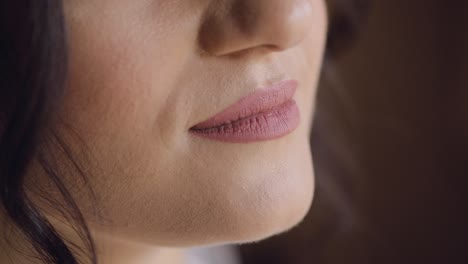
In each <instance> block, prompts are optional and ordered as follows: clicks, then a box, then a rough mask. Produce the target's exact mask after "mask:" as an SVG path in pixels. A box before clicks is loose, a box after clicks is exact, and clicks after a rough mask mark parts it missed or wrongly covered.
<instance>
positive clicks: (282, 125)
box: [189, 80, 300, 143]
mask: <svg viewBox="0 0 468 264" xmlns="http://www.w3.org/2000/svg"><path fill="white" fill-rule="evenodd" d="M297 86H298V83H297V81H295V80H287V81H282V82H278V83H276V84H274V85H272V86H269V87H264V88H260V89H257V90H256V91H255V92H253V93H251V94H250V95H248V96H246V97H244V98H242V99H240V100H239V101H237V102H236V103H234V104H233V105H231V106H229V107H228V108H226V109H225V110H223V111H221V112H220V113H218V114H216V115H214V116H213V117H211V118H209V119H208V120H206V121H203V122H201V123H199V124H197V125H195V126H193V127H192V128H190V130H189V131H190V133H192V134H194V135H196V136H199V137H203V138H207V139H211V140H217V141H224V142H232V143H251V142H257V141H265V140H272V139H276V138H279V137H282V136H285V135H287V134H289V133H290V132H292V131H293V130H295V129H296V128H297V127H298V125H299V122H300V113H299V108H298V107H297V104H296V102H295V101H294V99H293V96H294V93H295V91H296V88H297Z"/></svg>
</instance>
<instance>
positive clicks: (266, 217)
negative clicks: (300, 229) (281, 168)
mask: <svg viewBox="0 0 468 264" xmlns="http://www.w3.org/2000/svg"><path fill="white" fill-rule="evenodd" d="M312 174H313V173H312V168H311V167H309V168H307V169H305V170H302V171H301V170H300V169H297V170H295V171H293V172H290V173H288V174H277V175H273V176H271V178H270V179H269V180H268V181H266V182H265V183H264V184H263V185H260V186H256V189H253V191H252V192H250V193H244V195H243V196H242V197H238V199H237V203H233V202H231V203H228V208H227V209H226V208H224V209H225V211H224V212H223V213H222V214H221V216H222V217H224V219H222V221H220V222H221V223H222V224H221V225H219V226H218V228H219V229H218V230H216V231H215V230H213V231H215V233H218V234H220V236H219V237H218V239H219V241H218V242H219V243H218V244H220V243H221V244H222V243H235V244H243V243H249V242H256V241H259V240H263V239H266V238H268V237H271V236H274V235H277V234H280V233H283V232H285V231H288V230H290V229H291V228H293V227H294V226H296V225H297V224H299V223H300V222H301V221H302V220H303V219H304V217H305V216H306V214H307V212H308V211H309V209H310V206H311V203H312V200H313V194H314V177H313V175H312Z"/></svg>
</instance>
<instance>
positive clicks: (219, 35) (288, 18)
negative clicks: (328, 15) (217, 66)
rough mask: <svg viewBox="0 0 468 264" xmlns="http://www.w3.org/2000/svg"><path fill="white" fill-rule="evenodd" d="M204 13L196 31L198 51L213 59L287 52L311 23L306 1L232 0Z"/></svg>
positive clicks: (299, 39)
mask: <svg viewBox="0 0 468 264" xmlns="http://www.w3.org/2000/svg"><path fill="white" fill-rule="evenodd" d="M229 3H230V5H229V6H225V5H223V6H221V5H220V4H217V5H214V6H213V7H212V8H209V10H207V14H206V15H205V18H204V20H203V21H202V25H201V28H200V31H199V45H200V49H201V50H205V51H206V52H207V53H208V54H211V55H215V56H224V55H228V54H231V53H236V54H239V53H244V51H249V52H251V51H253V50H258V51H260V50H262V51H268V52H275V51H281V50H285V49H288V48H291V47H293V46H295V45H297V44H298V43H299V42H301V40H302V39H304V37H305V35H306V32H307V28H309V27H310V23H312V19H311V18H312V15H311V13H312V12H311V11H312V8H311V3H310V1H306V0H255V1H252V0H233V1H231V2H229Z"/></svg>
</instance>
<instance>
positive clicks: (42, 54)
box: [0, 0, 96, 263]
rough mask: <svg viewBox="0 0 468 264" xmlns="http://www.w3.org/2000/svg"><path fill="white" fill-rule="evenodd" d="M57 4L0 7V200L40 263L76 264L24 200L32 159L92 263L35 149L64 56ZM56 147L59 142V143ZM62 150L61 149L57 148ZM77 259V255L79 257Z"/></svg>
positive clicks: (53, 102) (58, 90)
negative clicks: (27, 173) (29, 243)
mask: <svg viewBox="0 0 468 264" xmlns="http://www.w3.org/2000/svg"><path fill="white" fill-rule="evenodd" d="M64 26H65V24H64V17H63V10H62V1H61V0H48V1H36V0H29V1H2V2H1V3H0V34H1V36H2V37H1V41H0V87H1V89H2V90H1V93H2V95H1V98H0V103H1V104H0V188H1V190H0V195H1V203H2V206H1V207H2V209H3V210H4V214H5V215H6V216H7V217H9V218H10V220H11V221H12V222H13V223H14V224H15V225H16V228H18V229H19V230H20V231H22V234H23V235H24V236H25V238H26V239H28V240H29V241H30V242H31V244H32V246H33V248H34V250H35V251H36V253H37V255H38V257H40V258H41V260H42V261H44V262H45V263H78V260H77V258H78V257H77V254H78V251H76V252H72V247H71V245H67V243H66V242H65V241H64V239H63V238H62V237H61V236H60V235H59V233H58V232H57V230H56V229H54V227H53V226H52V224H51V223H50V222H49V221H48V220H47V219H46V217H45V216H44V214H43V213H42V212H41V211H40V210H39V208H38V206H37V205H35V204H34V203H33V202H32V201H31V200H30V199H29V198H28V196H27V193H26V190H25V175H26V172H27V169H28V168H29V166H30V164H31V162H32V161H33V160H34V159H37V161H38V163H39V164H40V166H41V167H42V169H43V170H44V171H45V172H46V173H47V175H48V176H49V178H50V180H51V182H52V183H53V184H54V185H55V187H56V188H57V190H59V193H60V194H61V196H62V197H61V198H63V201H62V203H63V202H64V203H65V205H66V206H67V208H71V210H69V211H70V214H68V215H69V216H70V217H69V218H73V219H72V220H73V221H72V222H74V223H76V225H77V226H78V229H77V232H78V233H79V234H80V236H81V238H83V239H84V240H85V245H87V247H88V248H89V252H91V256H90V258H91V260H92V262H93V263H96V256H95V253H94V246H93V242H92V239H91V238H90V235H89V231H88V230H87V227H86V224H85V222H84V219H83V217H82V216H81V213H80V211H79V210H78V208H77V206H76V204H75V203H74V202H73V199H72V198H71V196H70V194H69V193H68V192H67V190H66V188H65V187H64V184H63V183H62V181H61V177H60V176H59V175H58V173H57V172H56V171H55V170H54V168H53V166H51V165H50V164H49V162H48V161H47V159H46V158H45V155H43V153H42V151H41V149H39V147H38V146H39V145H40V143H41V141H42V140H44V138H42V135H45V134H46V133H43V132H44V130H45V129H47V125H48V123H49V122H50V119H51V118H52V113H53V111H54V109H56V108H57V107H58V106H59V103H60V100H61V96H62V93H63V90H64V83H65V79H66V68H67V67H66V66H67V54H66V53H67V52H66V43H65V42H66V38H65V28H64ZM58 142H61V141H60V140H59V141H58ZM60 145H61V146H63V147H65V145H64V144H60ZM81 257H82V256H81Z"/></svg>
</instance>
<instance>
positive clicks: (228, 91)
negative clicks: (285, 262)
mask: <svg viewBox="0 0 468 264" xmlns="http://www.w3.org/2000/svg"><path fill="white" fill-rule="evenodd" d="M64 5H65V16H66V20H67V27H68V32H69V34H68V42H69V46H70V47H69V48H70V61H69V65H70V66H69V79H68V87H67V92H66V94H65V96H64V102H63V108H62V109H61V111H60V113H59V119H58V120H60V122H59V121H57V123H56V124H55V128H56V129H57V130H58V131H59V132H60V134H61V135H62V137H63V138H64V139H65V140H66V141H67V143H68V144H69V145H70V148H71V149H72V150H73V151H74V153H76V157H77V160H78V161H79V162H80V163H81V164H82V165H83V167H84V170H85V173H86V175H87V177H88V178H89V181H90V185H91V186H92V189H93V191H94V193H95V197H94V198H90V195H88V194H89V193H88V192H87V191H85V189H86V188H82V185H81V184H80V183H77V182H78V180H77V177H76V176H71V175H70V176H64V177H65V181H66V184H67V185H68V187H69V188H70V189H71V192H72V195H73V197H74V198H75V200H76V202H77V204H78V205H79V207H80V208H82V211H83V214H84V216H85V218H86V220H87V221H88V223H89V226H90V228H91V232H92V234H93V236H94V237H95V240H96V243H97V246H98V250H99V252H98V254H99V258H100V259H101V260H102V261H103V262H102V263H119V261H122V263H146V261H148V262H151V261H155V259H156V260H157V259H159V262H161V263H177V262H178V261H177V260H176V258H180V254H175V253H174V250H169V251H168V250H165V249H164V248H168V247H172V248H185V247H191V246H200V245H217V244H228V243H243V242H250V241H256V240H260V239H263V238H266V237H269V236H272V235H274V234H277V233H280V232H283V231H285V230H287V229H289V228H291V227H293V226H294V225H296V224H297V223H298V222H300V220H301V219H302V218H303V217H304V215H305V214H306V212H307V211H308V209H309V207H310V203H311V201H312V196H313V189H314V187H313V185H314V184H313V173H312V161H311V153H310V149H309V143H308V136H309V133H310V125H311V120H312V115H313V106H314V96H315V92H316V85H317V81H318V78H319V73H320V66H321V61H322V55H323V52H324V42H325V35H326V26H327V25H326V23H327V18H326V10H325V3H324V1H323V0H288V1H284V0H171V1H169V0H152V1H150V0H141V1H140V0H139V1H135V0H93V1H88V0H70V1H64ZM283 79H296V80H298V81H299V87H298V89H297V92H296V94H295V97H294V98H295V100H296V102H297V104H298V107H299V109H300V112H301V124H300V126H299V128H297V129H296V130H295V131H294V132H292V133H291V134H288V135H286V136H284V137H282V138H279V139H275V140H270V141H264V142H255V143H249V144H234V143H223V142H217V141H212V140H208V139H203V138H198V137H195V136H193V135H191V134H190V133H189V132H188V130H189V128H190V127H192V126H193V125H195V124H197V123H199V122H201V121H204V120H205V119H207V118H209V117H211V116H213V115H214V114H216V113H218V112H220V111H221V110H223V109H224V108H226V107H227V106H229V105H231V104H232V103H234V102H235V101H237V100H238V99H240V98H242V97H244V96H245V95H247V94H249V93H250V92H252V91H254V89H256V88H258V87H263V86H266V85H269V84H272V83H274V82H276V81H280V80H283ZM70 131H73V133H74V134H75V135H79V138H80V140H75V138H74V137H73V136H72V134H71V133H70ZM51 153H52V154H51V156H53V153H54V150H53V149H52V150H51ZM55 154H57V153H55ZM56 156H60V155H56ZM64 162H65V161H64ZM64 162H63V163H64ZM61 164H62V163H61ZM63 167H64V168H61V169H62V170H63V175H67V173H66V171H69V170H67V169H66V168H67V166H63ZM35 172H36V174H40V173H39V172H38V170H36V171H35ZM44 179H45V177H44ZM39 182H40V185H41V186H42V187H43V188H46V185H47V184H45V183H43V182H45V180H43V181H42V180H39ZM50 193H52V194H53V193H54V191H53V190H50ZM38 199H39V198H38ZM39 203H40V201H39ZM96 208H97V211H99V217H98V216H96V214H95V211H96V210H95V209H96ZM50 214H51V215H52V214H53V212H50ZM56 224H57V225H59V224H58V223H56ZM63 229H64V230H67V228H66V227H64V228H63ZM65 233H67V232H66V231H65ZM72 236H73V235H71V234H70V237H72ZM106 249H107V250H106ZM109 249H113V250H109ZM117 249H118V250H117ZM171 252H172V253H171ZM173 253H174V254H173ZM172 254H173V255H172ZM179 261H181V260H180V259H179Z"/></svg>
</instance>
